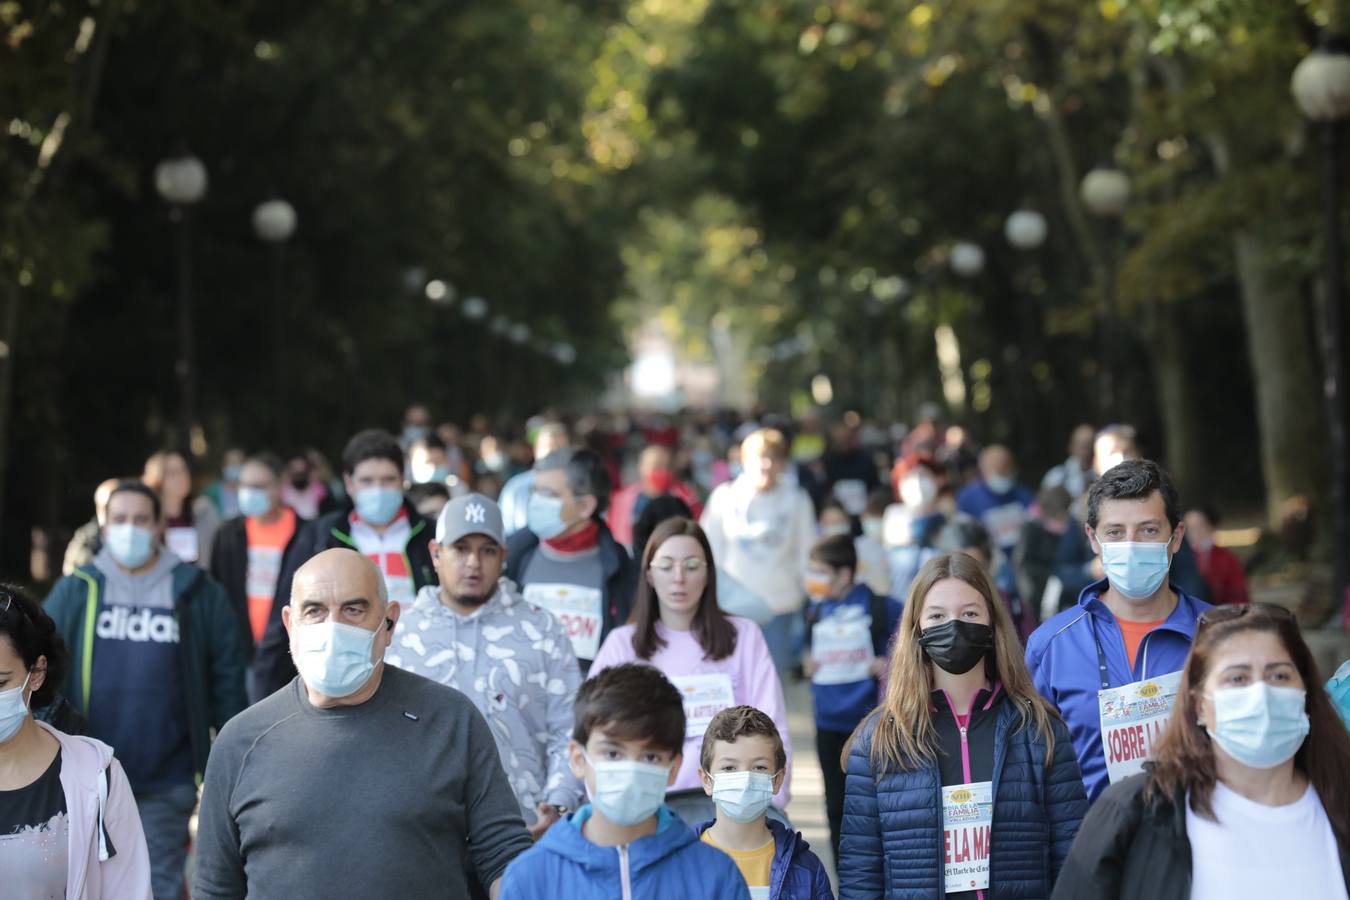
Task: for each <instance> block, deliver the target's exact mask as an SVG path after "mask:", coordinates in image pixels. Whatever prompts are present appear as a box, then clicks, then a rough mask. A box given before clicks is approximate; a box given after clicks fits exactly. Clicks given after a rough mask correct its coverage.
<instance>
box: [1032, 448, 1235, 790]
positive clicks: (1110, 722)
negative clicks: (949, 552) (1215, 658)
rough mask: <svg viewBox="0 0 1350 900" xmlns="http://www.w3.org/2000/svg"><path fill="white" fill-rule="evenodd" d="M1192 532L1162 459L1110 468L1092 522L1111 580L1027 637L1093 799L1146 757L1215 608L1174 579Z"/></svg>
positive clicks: (1092, 497) (1092, 503)
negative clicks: (1201, 623) (1201, 622)
mask: <svg viewBox="0 0 1350 900" xmlns="http://www.w3.org/2000/svg"><path fill="white" fill-rule="evenodd" d="M1185 531H1186V526H1185V525H1184V524H1183V523H1182V521H1181V508H1180V505H1179V503H1178V501H1177V492H1176V488H1175V487H1173V485H1172V481H1171V479H1170V478H1169V477H1168V475H1167V473H1166V472H1165V471H1164V470H1163V469H1162V467H1161V466H1159V465H1158V464H1157V463H1154V462H1151V461H1149V460H1127V461H1125V462H1122V463H1120V464H1119V465H1117V466H1115V467H1114V468H1112V469H1110V470H1108V471H1107V472H1106V473H1105V474H1103V475H1102V476H1101V477H1100V478H1099V479H1098V480H1097V481H1096V482H1094V483H1093V485H1092V487H1091V489H1090V490H1089V491H1088V509H1087V524H1086V526H1085V533H1086V535H1087V539H1088V541H1089V542H1090V543H1091V545H1092V549H1093V551H1094V552H1095V553H1096V554H1098V555H1099V556H1100V557H1101V564H1102V569H1103V571H1104V572H1105V573H1106V578H1105V579H1103V580H1101V581H1098V582H1096V583H1094V584H1090V585H1088V586H1087V587H1086V588H1084V589H1083V592H1082V594H1081V595H1080V597H1079V599H1078V604H1077V605H1076V606H1073V607H1071V608H1069V609H1066V610H1064V611H1063V612H1061V613H1059V614H1058V615H1056V616H1054V617H1053V618H1051V619H1049V620H1047V621H1046V622H1045V623H1044V624H1042V625H1041V627H1040V628H1038V629H1036V631H1035V633H1033V634H1032V635H1031V638H1030V640H1028V641H1027V656H1026V658H1027V668H1028V669H1030V670H1031V675H1032V678H1033V680H1034V681H1035V683H1036V688H1037V690H1039V691H1040V693H1041V694H1042V696H1044V697H1045V698H1046V699H1047V700H1049V701H1050V702H1051V703H1052V704H1053V705H1054V706H1056V707H1057V708H1058V709H1059V711H1060V714H1061V715H1063V716H1064V719H1065V721H1066V722H1067V723H1068V725H1069V733H1070V735H1071V737H1072V738H1073V745H1074V750H1075V751H1076V753H1077V755H1078V765H1079V768H1080V769H1081V770H1082V773H1083V783H1084V786H1085V787H1086V788H1087V794H1088V799H1089V800H1095V799H1096V798H1097V797H1098V796H1099V795H1100V794H1101V793H1102V791H1104V790H1106V787H1107V785H1108V784H1109V783H1111V782H1115V781H1119V780H1120V779H1122V778H1124V777H1126V776H1128V775H1131V774H1134V773H1135V772H1138V771H1139V770H1140V767H1141V766H1142V764H1143V762H1144V761H1145V760H1146V759H1147V758H1148V754H1149V749H1150V747H1151V745H1152V743H1153V741H1154V740H1155V739H1156V738H1157V737H1158V735H1159V734H1160V733H1161V730H1162V728H1163V727H1164V725H1165V724H1166V721H1167V718H1168V716H1169V715H1170V714H1171V710H1172V702H1173V698H1174V697H1175V696H1176V691H1177V686H1178V684H1179V682H1180V670H1181V668H1182V666H1183V665H1184V664H1185V662H1186V657H1187V655H1188V654H1189V653H1190V649H1191V641H1192V640H1193V639H1194V637H1195V625H1196V619H1197V618H1198V617H1199V615H1200V613H1201V612H1203V611H1204V610H1206V609H1208V608H1209V604H1207V603H1204V602H1202V601H1200V600H1197V599H1196V598H1195V597H1193V596H1191V595H1190V594H1188V593H1186V592H1185V591H1182V590H1180V589H1178V588H1177V587H1176V586H1175V585H1174V584H1172V583H1170V582H1169V579H1168V572H1169V570H1170V568H1171V563H1172V557H1173V556H1174V555H1175V554H1176V553H1177V552H1178V549H1179V548H1180V546H1181V544H1182V541H1183V540H1184V537H1185Z"/></svg>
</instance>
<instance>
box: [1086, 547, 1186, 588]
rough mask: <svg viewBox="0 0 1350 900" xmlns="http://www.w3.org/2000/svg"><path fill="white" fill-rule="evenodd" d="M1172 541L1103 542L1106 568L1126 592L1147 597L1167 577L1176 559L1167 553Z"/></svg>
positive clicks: (1108, 577) (1113, 584) (1116, 585)
mask: <svg viewBox="0 0 1350 900" xmlns="http://www.w3.org/2000/svg"><path fill="white" fill-rule="evenodd" d="M1170 544H1171V542H1170V541H1162V542H1158V541H1113V542H1111V543H1106V542H1103V543H1102V545H1101V547H1102V571H1104V572H1105V573H1106V580H1107V581H1109V582H1111V587H1113V588H1115V589H1116V591H1117V592H1119V593H1120V594H1121V595H1122V596H1125V597H1128V598H1129V599H1131V600H1147V599H1148V598H1149V597H1152V596H1153V595H1154V594H1155V593H1157V591H1158V588H1160V587H1162V583H1163V582H1164V581H1166V580H1167V571H1168V569H1169V568H1171V565H1172V560H1171V559H1170V557H1169V556H1168V554H1167V548H1168V546H1169V545H1170Z"/></svg>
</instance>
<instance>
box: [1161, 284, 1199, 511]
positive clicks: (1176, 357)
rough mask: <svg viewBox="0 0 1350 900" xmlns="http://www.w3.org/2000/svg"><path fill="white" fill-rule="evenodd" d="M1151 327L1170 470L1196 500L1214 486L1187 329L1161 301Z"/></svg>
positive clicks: (1189, 497) (1186, 496) (1184, 492)
mask: <svg viewBox="0 0 1350 900" xmlns="http://www.w3.org/2000/svg"><path fill="white" fill-rule="evenodd" d="M1159 307H1160V308H1159V309H1157V310H1155V315H1156V319H1157V320H1156V323H1155V324H1154V327H1152V328H1150V329H1149V345H1150V347H1149V349H1150V352H1149V360H1150V362H1151V364H1152V367H1153V380H1154V384H1155V387H1156V389H1157V397H1158V406H1159V413H1160V414H1161V415H1160V418H1161V420H1162V431H1163V450H1164V452H1165V459H1166V463H1167V469H1168V471H1169V472H1170V473H1171V475H1172V477H1173V478H1174V479H1175V480H1176V482H1177V487H1178V490H1179V491H1180V493H1181V496H1182V497H1183V498H1184V499H1187V500H1188V501H1196V500H1199V499H1200V498H1201V497H1203V496H1204V495H1205V492H1206V491H1207V490H1208V489H1209V488H1210V485H1209V484H1208V483H1207V482H1206V480H1205V476H1204V472H1205V465H1204V458H1203V456H1204V451H1203V445H1204V440H1203V438H1202V436H1201V434H1200V432H1201V425H1202V423H1203V416H1202V415H1201V414H1200V412H1199V411H1198V410H1197V409H1196V403H1195V382H1194V379H1193V376H1192V374H1191V372H1190V371H1189V370H1188V369H1187V366H1186V354H1187V353H1188V352H1189V350H1190V349H1191V348H1190V347H1188V346H1187V343H1188V342H1187V332H1186V328H1185V323H1184V321H1183V317H1182V315H1181V314H1180V311H1179V310H1177V309H1175V308H1174V307H1173V305H1172V304H1170V303H1164V304H1159Z"/></svg>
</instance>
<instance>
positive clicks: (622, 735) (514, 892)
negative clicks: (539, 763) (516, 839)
mask: <svg viewBox="0 0 1350 900" xmlns="http://www.w3.org/2000/svg"><path fill="white" fill-rule="evenodd" d="M573 715H574V722H575V724H574V726H573V729H572V740H571V742H570V743H569V745H568V752H569V754H570V757H571V767H572V773H573V774H574V775H576V777H577V778H579V779H581V780H582V781H583V782H585V784H586V792H587V794H588V795H589V796H590V798H591V802H590V803H589V804H586V805H584V806H582V807H581V808H580V809H578V810H577V811H576V812H574V813H571V814H570V815H565V816H563V817H562V818H561V819H559V820H558V821H557V822H555V823H554V824H553V826H552V827H550V828H549V830H548V831H546V832H544V836H543V837H542V838H540V840H539V843H537V844H535V845H534V846H533V847H531V848H530V849H529V850H526V851H525V852H524V853H522V854H521V855H520V856H517V857H516V858H515V859H514V860H513V861H512V862H511V864H510V865H509V866H507V868H506V874H505V875H503V876H502V888H501V894H500V900H524V898H530V900H532V898H539V900H554V898H557V897H566V898H567V900H589V898H595V900H611V898H617V897H623V898H625V900H630V898H631V900H668V898H672V897H697V898H700V900H701V898H704V897H708V898H728V900H749V894H748V892H747V891H746V886H745V880H744V879H743V878H741V874H740V872H739V871H738V870H737V868H736V864H735V863H733V862H732V861H731V858H730V857H728V856H727V855H726V854H725V853H722V852H720V851H718V850H716V849H714V848H713V847H710V846H708V845H707V844H704V843H701V842H700V841H699V840H698V838H696V837H695V836H694V833H693V832H692V831H690V830H689V828H688V826H686V825H685V824H684V823H683V822H681V821H680V819H679V817H677V816H676V815H675V814H674V813H673V812H671V811H670V809H668V808H667V807H666V806H665V805H664V803H663V801H664V800H665V796H666V789H667V788H668V787H669V786H670V785H671V784H672V783H673V782H674V781H675V775H676V773H678V772H679V770H680V755H681V750H682V748H683V747H684V730H685V720H684V701H683V698H682V696H681V694H680V692H679V690H678V689H677V688H676V687H675V686H674V685H673V684H671V683H670V682H669V681H668V680H667V679H666V677H665V676H664V675H662V674H661V673H660V671H658V670H657V669H655V668H653V667H652V666H647V665H639V664H635V663H629V664H626V665H622V666H615V667H614V668H612V669H606V670H605V671H603V672H601V673H600V674H599V675H596V676H595V677H594V678H591V679H590V680H589V681H587V682H586V683H584V684H583V685H582V686H581V690H579V691H578V692H577V697H576V703H575V705H574V710H573Z"/></svg>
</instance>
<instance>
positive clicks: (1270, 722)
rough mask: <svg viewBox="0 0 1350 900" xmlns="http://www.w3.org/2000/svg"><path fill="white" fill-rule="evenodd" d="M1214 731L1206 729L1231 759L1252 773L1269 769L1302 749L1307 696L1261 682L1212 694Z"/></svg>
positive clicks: (1308, 728) (1304, 736) (1305, 731)
mask: <svg viewBox="0 0 1350 900" xmlns="http://www.w3.org/2000/svg"><path fill="white" fill-rule="evenodd" d="M1210 700H1211V701H1212V702H1213V703H1214V727H1213V728H1210V729H1208V731H1209V736H1210V737H1212V738H1213V739H1214V740H1215V741H1216V742H1217V743H1218V745H1219V746H1220V747H1222V748H1223V749H1224V751H1225V752H1227V754H1228V755H1229V756H1231V757H1233V759H1236V760H1237V761H1238V762H1240V763H1242V764H1243V765H1247V766H1251V767H1252V768H1253V769H1270V768H1274V767H1275V766H1278V765H1279V764H1280V763H1282V762H1284V761H1285V760H1287V759H1289V758H1290V757H1291V756H1293V755H1294V754H1295V753H1297V752H1298V748H1299V747H1302V746H1303V740H1304V739H1305V738H1306V737H1307V736H1308V731H1309V730H1310V728H1311V725H1310V724H1309V722H1308V695H1307V693H1306V692H1305V691H1303V690H1300V689H1299V688H1294V687H1271V686H1270V685H1268V684H1266V683H1265V682H1264V681H1258V682H1256V683H1255V684H1249V685H1246V686H1244V687H1231V688H1222V689H1220V690H1217V691H1215V692H1214V694H1213V696H1211V697H1210Z"/></svg>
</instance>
